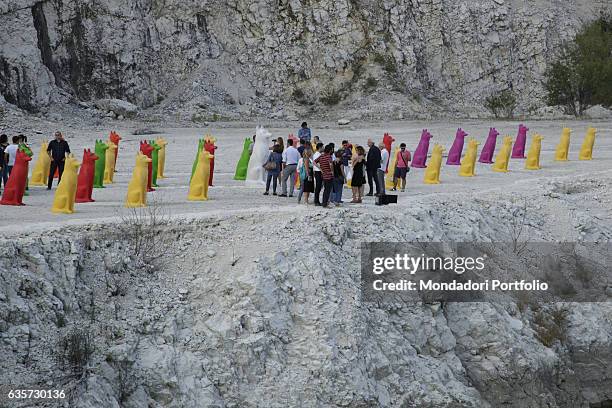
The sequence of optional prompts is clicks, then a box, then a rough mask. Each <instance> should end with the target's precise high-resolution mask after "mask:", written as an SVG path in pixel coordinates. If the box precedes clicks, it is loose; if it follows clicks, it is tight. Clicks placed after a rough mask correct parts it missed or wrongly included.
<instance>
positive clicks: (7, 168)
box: [0, 132, 70, 190]
mask: <svg viewBox="0 0 612 408" xmlns="http://www.w3.org/2000/svg"><path fill="white" fill-rule="evenodd" d="M11 142H12V143H10V144H9V139H8V136H7V135H5V134H2V135H0V187H2V185H4V186H6V183H7V181H8V178H9V176H10V175H11V171H12V170H13V167H14V166H15V160H16V159H17V152H18V151H19V150H22V151H24V152H29V154H32V153H31V149H30V147H29V145H28V138H27V136H25V135H17V136H13V137H12V138H11ZM68 153H70V147H69V146H68V142H67V141H66V140H65V139H64V135H63V134H62V133H61V132H55V135H54V139H53V140H51V141H50V142H49V144H48V145H47V154H48V155H49V158H50V159H51V163H50V169H49V177H48V183H47V190H51V186H52V185H53V177H54V175H55V173H56V170H57V173H58V183H59V180H61V179H62V173H63V172H64V162H65V160H66V154H68Z"/></svg>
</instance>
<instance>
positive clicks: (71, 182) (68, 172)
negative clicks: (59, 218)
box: [45, 152, 81, 214]
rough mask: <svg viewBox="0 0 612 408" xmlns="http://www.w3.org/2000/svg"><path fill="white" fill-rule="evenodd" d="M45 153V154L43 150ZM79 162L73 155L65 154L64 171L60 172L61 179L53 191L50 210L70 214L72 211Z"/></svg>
mask: <svg viewBox="0 0 612 408" xmlns="http://www.w3.org/2000/svg"><path fill="white" fill-rule="evenodd" d="M45 154H47V153H46V152H45ZM80 165H81V163H79V162H78V161H77V160H76V159H75V158H74V155H72V154H70V155H68V156H66V161H65V163H64V172H63V173H62V181H60V183H59V185H58V186H57V190H56V191H55V197H54V198H53V207H51V211H52V212H53V213H56V214H72V213H74V200H75V198H76V191H77V178H78V175H77V170H78V168H79V166H80Z"/></svg>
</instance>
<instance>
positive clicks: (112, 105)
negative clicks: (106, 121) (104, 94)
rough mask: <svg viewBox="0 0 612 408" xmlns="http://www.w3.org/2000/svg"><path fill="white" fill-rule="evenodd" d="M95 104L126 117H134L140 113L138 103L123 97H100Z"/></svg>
mask: <svg viewBox="0 0 612 408" xmlns="http://www.w3.org/2000/svg"><path fill="white" fill-rule="evenodd" d="M95 106H96V108H98V109H100V110H103V111H112V112H114V113H115V115H116V116H123V117H125V118H133V117H134V116H136V114H137V113H138V107H137V106H136V105H134V104H133V103H130V102H127V101H124V100H121V99H98V100H97V101H96V102H95Z"/></svg>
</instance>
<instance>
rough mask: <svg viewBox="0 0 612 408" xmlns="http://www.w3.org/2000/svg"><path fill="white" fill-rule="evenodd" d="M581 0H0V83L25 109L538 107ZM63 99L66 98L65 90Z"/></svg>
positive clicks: (588, 7) (583, 6)
mask: <svg viewBox="0 0 612 408" xmlns="http://www.w3.org/2000/svg"><path fill="white" fill-rule="evenodd" d="M596 7H597V5H596V4H594V3H593V2H591V1H586V0H571V1H553V2H550V1H529V2H527V1H522V0H486V1H472V0H463V1H450V0H424V1H416V0H384V1H371V0H342V1H332V0H317V1H304V0H258V1H243V0H224V1H209V0H203V1H195V0H188V1H175V0H136V1H131V2H127V3H126V2H123V1H117V0H102V1H93V0H76V1H70V2H67V1H61V0H45V1H36V0H21V1H17V0H9V1H8V2H6V1H5V2H4V3H3V5H0V27H2V30H0V92H1V94H2V95H3V96H4V98H5V99H6V100H7V101H9V102H11V103H13V104H16V105H19V106H20V107H23V108H26V109H30V110H36V109H38V108H41V107H44V106H46V105H48V104H49V103H51V102H52V101H53V100H57V99H58V98H59V99H61V100H65V99H66V98H65V97H66V94H68V95H71V96H73V97H75V98H76V99H79V100H84V101H87V100H90V99H95V98H102V97H115V98H120V99H127V100H129V101H131V102H133V103H136V104H138V105H140V106H142V107H149V106H153V105H156V104H159V103H161V102H163V103H162V106H163V107H166V108H167V109H170V110H176V109H177V108H179V107H181V108H185V107H188V108H191V107H196V108H198V109H201V110H204V111H207V110H209V111H210V110H213V109H214V107H215V106H216V105H224V106H226V107H227V108H228V111H233V112H240V113H244V114H249V113H253V110H254V111H257V110H266V111H270V110H274V109H280V107H281V106H285V105H286V104H287V103H289V105H294V106H295V109H297V110H305V109H306V110H307V109H311V108H312V107H314V109H315V110H319V111H321V110H325V109H328V107H329V106H335V105H337V104H339V103H340V104H344V105H347V106H350V105H351V104H352V105H357V106H359V105H363V104H364V103H367V101H369V100H371V99H372V94H378V95H379V97H380V99H381V100H382V101H384V100H385V99H389V98H392V97H398V98H399V100H400V101H403V102H401V103H400V105H405V106H407V105H410V104H414V105H423V104H427V103H432V104H436V105H438V106H443V107H444V108H445V109H447V110H450V111H453V110H457V109H460V108H462V107H469V106H473V105H479V104H480V103H481V101H482V100H483V99H484V98H485V97H487V96H489V95H490V94H491V93H492V92H495V91H499V90H504V89H513V90H514V91H516V92H517V94H518V97H519V100H520V104H521V106H522V107H523V108H524V109H525V108H528V107H530V106H532V105H536V106H538V105H540V104H541V100H540V97H541V96H542V93H541V86H540V82H539V81H540V79H541V75H542V72H543V70H544V69H545V67H546V62H547V60H548V59H549V58H550V57H551V55H552V54H553V52H554V50H555V47H556V46H557V45H558V44H559V43H560V42H561V41H562V40H564V39H567V38H569V37H570V36H571V34H572V32H573V31H574V30H575V28H576V26H577V24H578V21H579V20H580V19H581V18H588V17H589V15H590V14H591V13H592V10H594V9H595V8H596ZM62 98H63V99H62Z"/></svg>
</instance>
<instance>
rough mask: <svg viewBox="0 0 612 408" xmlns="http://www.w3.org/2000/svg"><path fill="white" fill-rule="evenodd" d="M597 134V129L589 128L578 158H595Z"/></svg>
mask: <svg viewBox="0 0 612 408" xmlns="http://www.w3.org/2000/svg"><path fill="white" fill-rule="evenodd" d="M596 134H597V129H595V128H592V127H591V128H589V130H587V134H586V136H585V137H584V142H582V148H581V149H580V153H579V154H578V160H592V159H593V146H594V145H595V135H596Z"/></svg>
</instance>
